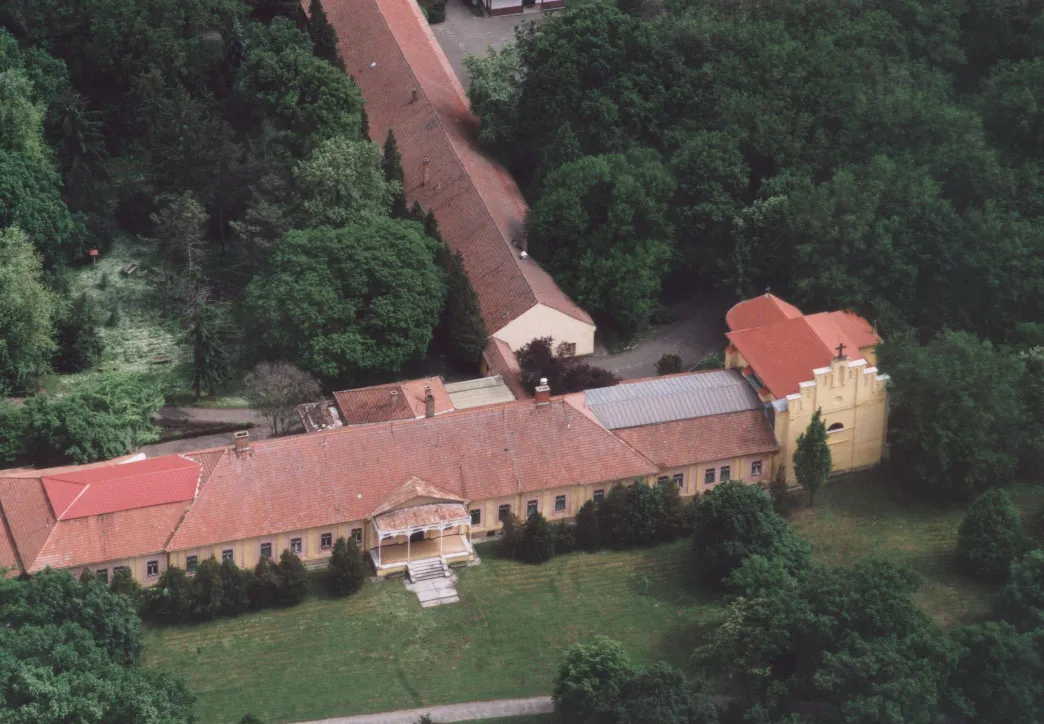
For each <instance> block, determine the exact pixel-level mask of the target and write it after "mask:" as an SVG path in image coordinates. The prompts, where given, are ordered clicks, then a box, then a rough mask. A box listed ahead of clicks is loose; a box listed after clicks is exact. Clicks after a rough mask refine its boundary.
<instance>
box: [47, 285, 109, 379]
mask: <svg viewBox="0 0 1044 724" xmlns="http://www.w3.org/2000/svg"><path fill="white" fill-rule="evenodd" d="M55 337H56V341H57V343H58V349H57V351H56V353H55V357H54V368H55V370H56V371H58V372H81V371H83V370H87V369H90V368H91V367H93V366H94V364H95V362H97V361H98V358H99V357H100V356H101V353H102V347H103V345H102V340H101V337H100V336H99V335H98V317H97V313H96V311H95V309H94V305H93V304H92V303H91V301H90V299H88V298H87V295H86V294H80V296H78V297H76V298H75V299H74V300H73V301H72V304H70V305H69V308H68V309H67V310H66V312H65V313H64V314H62V315H60V316H59V317H58V319H57V320H56V322H55Z"/></svg>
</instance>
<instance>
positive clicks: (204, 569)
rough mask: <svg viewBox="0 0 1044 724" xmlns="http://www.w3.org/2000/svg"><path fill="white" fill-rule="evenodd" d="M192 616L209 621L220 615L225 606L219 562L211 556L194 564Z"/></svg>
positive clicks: (191, 591)
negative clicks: (196, 564)
mask: <svg viewBox="0 0 1044 724" xmlns="http://www.w3.org/2000/svg"><path fill="white" fill-rule="evenodd" d="M189 595H190V596H191V598H192V618H194V619H196V620H197V621H210V620H211V619H215V618H217V617H218V616H220V615H221V614H222V612H223V609H224V607H225V586H224V581H223V580H222V578H221V564H220V563H218V562H217V561H216V560H214V558H213V557H211V558H208V559H207V560H205V561H203V562H201V563H200V564H199V565H198V566H196V572H195V574H194V575H193V576H192V585H191V588H190V594H189Z"/></svg>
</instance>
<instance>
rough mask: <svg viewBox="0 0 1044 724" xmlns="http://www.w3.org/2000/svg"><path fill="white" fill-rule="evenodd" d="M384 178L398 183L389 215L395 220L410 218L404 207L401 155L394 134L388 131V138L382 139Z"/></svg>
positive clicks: (404, 193)
mask: <svg viewBox="0 0 1044 724" xmlns="http://www.w3.org/2000/svg"><path fill="white" fill-rule="evenodd" d="M382 167H383V168H384V177H385V178H387V179H388V180H389V181H398V182H399V193H397V194H396V195H395V198H394V199H393V200H392V208H391V215H392V216H393V217H394V218H396V219H408V218H409V216H410V213H409V210H408V208H407V206H406V192H405V190H404V176H403V173H402V155H401V154H400V153H399V144H398V142H397V141H396V140H395V133H394V131H392V129H390V128H389V129H388V136H387V138H385V139H384V161H383V163H382Z"/></svg>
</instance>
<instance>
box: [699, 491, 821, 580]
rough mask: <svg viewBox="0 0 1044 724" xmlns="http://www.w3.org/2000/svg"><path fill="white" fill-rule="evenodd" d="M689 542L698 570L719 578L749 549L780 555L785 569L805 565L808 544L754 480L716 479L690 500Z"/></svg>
mask: <svg viewBox="0 0 1044 724" xmlns="http://www.w3.org/2000/svg"><path fill="white" fill-rule="evenodd" d="M693 547H694V548H695V550H696V561H697V566H698V567H699V571H700V573H701V574H702V575H703V576H704V577H705V578H706V580H708V581H710V582H712V583H715V584H720V583H721V582H722V581H723V579H724V578H725V577H726V576H728V575H729V574H730V573H731V572H732V571H734V570H735V569H736V568H738V567H739V566H740V564H741V563H743V561H744V560H746V559H747V558H749V557H750V556H753V555H760V556H764V557H765V558H768V559H773V558H777V557H778V558H780V560H781V561H782V563H783V564H784V566H785V567H786V568H787V569H788V570H791V571H793V570H799V569H802V568H805V567H807V566H808V565H809V563H810V561H811V549H810V548H809V545H808V543H807V542H805V541H804V540H802V539H801V538H799V537H798V536H797V535H795V534H794V532H793V531H792V530H791V529H790V526H788V525H787V523H786V521H785V520H783V519H782V518H781V517H780V516H779V514H778V513H776V511H775V510H773V508H772V500H771V499H770V498H769V496H768V494H766V493H765V491H764V490H762V489H761V488H759V487H757V486H756V485H746V484H744V483H742V482H739V481H732V482H728V483H722V484H720V485H718V486H717V487H716V488H715V489H714V490H712V491H711V492H710V493H708V494H707V495H704V496H703V497H702V498H700V499H699V500H698V501H697V502H696V504H695V506H694V514H693Z"/></svg>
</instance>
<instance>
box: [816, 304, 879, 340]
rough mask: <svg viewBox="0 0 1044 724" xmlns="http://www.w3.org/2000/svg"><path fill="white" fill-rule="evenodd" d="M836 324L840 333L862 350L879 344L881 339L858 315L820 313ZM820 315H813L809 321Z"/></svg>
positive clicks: (849, 313)
mask: <svg viewBox="0 0 1044 724" xmlns="http://www.w3.org/2000/svg"><path fill="white" fill-rule="evenodd" d="M821 314H825V315H827V316H828V317H830V319H831V320H832V321H833V322H834V324H836V325H837V326H838V327H839V328H840V329H841V331H842V332H844V333H845V334H846V335H848V338H849V339H851V340H852V342H853V343H854V344H855V345H856V346H857V347H859V348H860V349H863V348H864V347H873V346H875V345H877V344H879V343H880V342H881V338H880V337H879V336H878V335H877V332H875V331H874V328H873V326H872V325H871V324H870V322H868V321H866V320H865V319H863V318H862V317H860V316H859V315H858V314H855V313H854V312H849V311H841V312H822V313H821ZM821 314H813V315H812V316H811V317H810V319H814V318H816V317H819V316H821Z"/></svg>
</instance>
